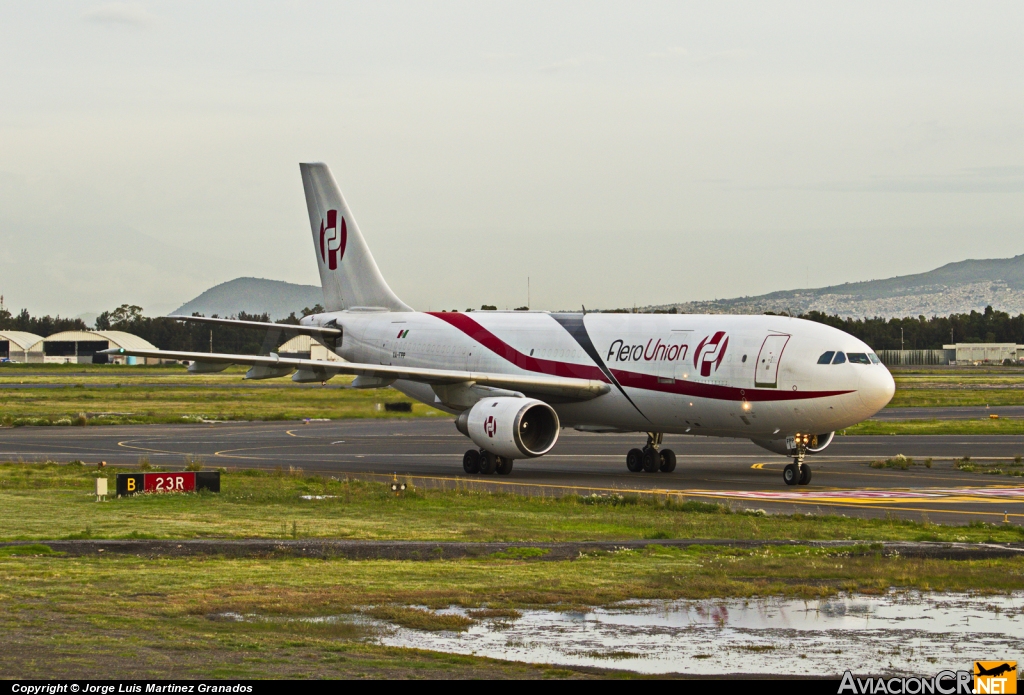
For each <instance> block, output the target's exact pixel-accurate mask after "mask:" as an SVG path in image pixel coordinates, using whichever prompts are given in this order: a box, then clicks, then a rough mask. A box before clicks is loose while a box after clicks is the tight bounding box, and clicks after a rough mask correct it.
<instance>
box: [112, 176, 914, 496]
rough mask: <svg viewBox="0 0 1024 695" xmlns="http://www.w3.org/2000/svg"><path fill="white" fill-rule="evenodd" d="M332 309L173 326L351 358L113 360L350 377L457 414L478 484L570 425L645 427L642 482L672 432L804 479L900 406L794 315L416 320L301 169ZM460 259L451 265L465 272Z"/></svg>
mask: <svg viewBox="0 0 1024 695" xmlns="http://www.w3.org/2000/svg"><path fill="white" fill-rule="evenodd" d="M299 168H300V171H301V174H302V185H303V189H304V191H305V197H306V206H307V210H308V212H309V224H310V228H311V231H312V234H313V247H314V250H315V252H316V256H317V264H318V266H319V269H320V280H321V284H322V287H323V293H324V307H325V308H326V310H325V311H324V313H320V314H314V315H311V316H306V317H304V318H302V319H301V321H300V325H297V326H295V325H284V324H276V323H262V322H258V321H235V320H232V319H222V318H207V317H201V316H176V317H174V318H177V319H179V320H182V321H195V322H200V323H207V324H231V325H235V326H243V327H249V328H257V329H268V330H274V331H280V332H282V333H285V334H304V335H309V336H311V337H312V338H313V339H315V340H317V341H318V342H320V343H321V344H323V345H324V346H326V347H327V348H328V349H330V350H332V351H333V352H334V353H335V354H337V355H338V356H339V357H341V358H342V360H344V361H337V362H335V361H323V360H309V359H299V358H288V357H280V356H279V355H277V354H276V353H272V352H271V353H270V354H264V355H235V354H223V353H200V352H181V351H168V350H141V349H126V348H115V349H112V350H108V351H107V353H108V354H121V355H135V356H138V357H150V358H160V359H172V360H182V361H189V362H191V364H190V366H189V371H190V372H193V373H202V372H213V371H221V370H223V369H226V368H227V367H228V366H229V365H231V364H242V365H249V366H250V369H249V371H248V372H247V373H246V375H245V378H246V379H270V378H280V377H284V376H288V375H292V376H291V378H292V380H293V381H295V382H299V383H313V382H325V381H326V380H328V379H330V378H332V377H333V376H335V375H338V374H346V375H354V376H355V379H354V380H353V382H352V387H354V388H384V387H389V386H390V387H393V388H395V389H397V390H398V391H400V392H402V393H404V394H406V395H407V396H409V397H410V398H413V399H415V400H417V401H420V402H421V403H426V404H428V405H430V406H432V407H434V408H438V409H440V410H442V411H444V412H447V413H449V414H451V415H453V416H454V417H455V426H456V428H457V429H458V431H459V432H461V433H462V434H464V435H465V436H466V437H468V438H469V439H470V440H471V441H472V442H473V447H472V448H470V449H469V450H468V451H466V453H465V454H464V456H463V460H462V464H463V469H464V470H465V472H466V473H467V474H485V475H487V474H494V473H497V474H499V475H508V474H509V473H511V472H512V466H513V462H514V461H515V460H516V459H529V458H537V457H541V456H544V455H545V454H547V453H548V452H550V451H551V449H552V447H554V445H555V443H556V442H557V441H558V435H559V431H560V430H561V429H562V428H565V427H572V428H575V429H576V430H580V431H584V432H619V433H624V432H636V433H645V434H646V435H647V441H646V444H644V445H643V446H642V447H636V448H633V449H630V450H629V451H628V452H627V453H626V456H625V458H626V467H627V469H628V470H629V471H631V472H634V473H641V472H646V473H657V472H662V473H671V472H672V471H673V470H675V467H676V455H675V452H673V451H672V450H671V449H668V448H665V447H663V446H662V442H663V437H664V435H665V434H691V435H703V436H709V437H736V438H743V439H749V440H751V441H752V442H753V443H755V444H757V445H758V446H761V447H763V448H765V449H767V450H769V451H771V452H774V453H776V454H780V455H783V456H788V457H792V459H793V462H792V463H790V464H788V465H786V466H785V468H784V469H783V480H784V482H785V483H786V484H787V485H797V484H801V485H806V484H808V483H810V481H811V468H810V466H809V465H808V464H807V463H806V462H805V457H806V456H807V455H808V454H816V453H819V452H821V451H822V450H824V449H825V447H827V446H828V445H829V444H830V443H831V442H832V440H833V437H834V435H835V432H836V430H841V429H843V428H845V427H849V426H851V425H854V424H856V423H858V422H861V421H862V420H865V419H867V418H868V417H870V416H872V415H874V414H875V413H876V412H878V411H879V410H881V409H882V408H883V407H885V405H886V404H887V403H888V402H889V401H890V399H891V398H892V396H893V394H894V392H895V384H894V382H893V378H892V375H891V374H890V373H889V371H888V369H886V367H885V366H884V365H883V364H882V363H881V361H880V360H879V359H878V357H877V356H876V355H875V353H874V352H873V351H872V350H871V348H870V347H868V346H867V345H866V344H865V343H863V342H861V341H860V340H858V339H856V338H854V337H853V336H851V335H849V334H847V333H844V332H843V331H840V330H838V329H836V328H832V327H830V326H826V325H823V324H819V323H814V322H811V321H806V320H803V319H798V318H792V317H788V316H770V315H764V316H739V315H694V314H612V313H595V312H587V311H586V310H583V311H581V312H578V313H575V312H572V313H562V312H550V311H529V310H527V311H521V310H517V311H473V312H460V311H451V312H446V311H441V312H436V311H430V312H422V311H415V310H413V309H412V308H411V307H409V306H408V305H407V304H405V302H403V301H402V300H401V299H399V298H398V297H397V296H396V295H395V293H394V292H393V291H392V290H391V288H390V287H389V286H388V284H387V282H386V281H385V280H384V278H383V276H382V275H381V272H380V270H379V269H378V267H377V263H376V262H375V261H374V259H373V256H372V255H371V253H370V249H369V247H368V246H367V244H366V240H365V238H364V237H363V234H362V232H361V231H360V229H359V226H358V225H357V224H356V221H355V218H354V217H353V216H352V212H351V209H350V208H349V206H348V204H347V202H346V201H345V199H344V197H343V196H342V194H341V191H340V189H339V188H338V184H337V183H336V181H335V179H334V176H333V175H332V173H331V171H330V169H329V168H328V166H327V165H326V164H323V163H310V164H300V165H299ZM457 267H458V261H457V260H453V264H452V268H453V269H457Z"/></svg>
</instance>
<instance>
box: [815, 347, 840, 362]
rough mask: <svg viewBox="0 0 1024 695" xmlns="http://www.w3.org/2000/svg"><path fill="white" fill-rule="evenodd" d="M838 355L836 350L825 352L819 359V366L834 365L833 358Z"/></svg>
mask: <svg viewBox="0 0 1024 695" xmlns="http://www.w3.org/2000/svg"><path fill="white" fill-rule="evenodd" d="M835 354H836V351H835V350H829V351H828V352H823V353H822V354H821V357H819V358H818V364H832V356H833V355H835Z"/></svg>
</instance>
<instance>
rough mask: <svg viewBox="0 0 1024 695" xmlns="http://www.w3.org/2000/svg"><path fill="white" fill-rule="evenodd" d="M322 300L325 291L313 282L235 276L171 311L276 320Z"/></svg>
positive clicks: (321, 302)
mask: <svg viewBox="0 0 1024 695" xmlns="http://www.w3.org/2000/svg"><path fill="white" fill-rule="evenodd" d="M323 303H324V293H323V291H322V290H321V289H320V288H319V287H317V286H316V285H295V284H292V283H290V282H281V281H280V280H264V279H263V278H235V279H234V280H229V281H228V282H223V283H221V284H219V285H217V286H215V287H211V288H210V289H208V290H206V291H205V292H203V293H202V294H201V295H199V296H198V297H196V298H195V299H193V300H192V301H189V302H186V303H185V304H182V305H181V306H180V307H178V308H177V309H175V310H174V311H172V312H171V313H172V314H181V315H184V316H190V315H191V314H193V313H194V312H199V313H200V314H203V315H204V316H212V315H213V314H217V315H218V316H233V315H237V314H238V312H240V311H244V312H246V313H248V314H262V313H263V312H267V313H269V314H270V319H271V320H272V321H276V320H277V319H283V318H285V317H287V316H288V314H290V313H291V312H293V311H294V312H295V313H296V314H298V315H300V316H301V312H302V310H303V309H305V308H306V307H312V306H314V305H316V304H323Z"/></svg>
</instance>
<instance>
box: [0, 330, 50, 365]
mask: <svg viewBox="0 0 1024 695" xmlns="http://www.w3.org/2000/svg"><path fill="white" fill-rule="evenodd" d="M30 355H38V357H39V359H37V360H32V359H30ZM42 358H43V336H41V335H36V334H35V333H26V332H25V331H0V360H10V361H12V362H42V361H43V359H42Z"/></svg>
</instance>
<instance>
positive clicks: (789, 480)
mask: <svg viewBox="0 0 1024 695" xmlns="http://www.w3.org/2000/svg"><path fill="white" fill-rule="evenodd" d="M799 477H800V474H799V473H798V472H797V470H796V464H795V463H790V464H788V465H787V466H786V467H785V468H783V469H782V479H783V480H784V481H786V485H796V484H797V482H798V478H799Z"/></svg>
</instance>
